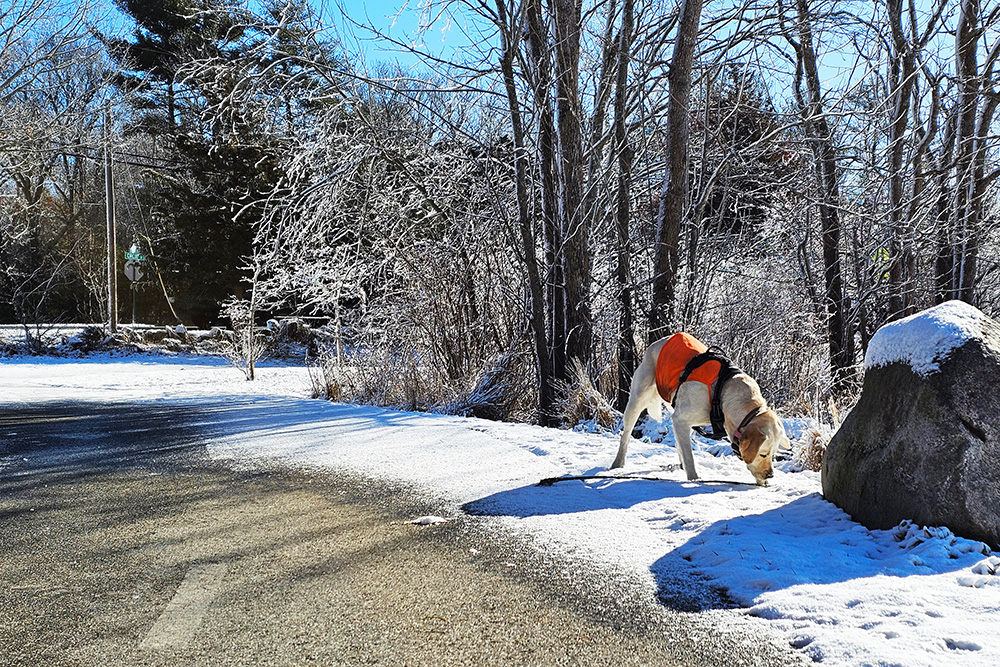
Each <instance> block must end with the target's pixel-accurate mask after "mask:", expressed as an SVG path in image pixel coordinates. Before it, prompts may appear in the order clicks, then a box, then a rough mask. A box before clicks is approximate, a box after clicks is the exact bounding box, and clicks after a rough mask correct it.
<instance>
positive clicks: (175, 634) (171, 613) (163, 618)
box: [139, 563, 229, 650]
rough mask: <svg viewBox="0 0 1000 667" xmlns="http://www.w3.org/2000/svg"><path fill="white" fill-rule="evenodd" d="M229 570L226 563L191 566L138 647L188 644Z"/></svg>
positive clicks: (182, 645)
mask: <svg viewBox="0 0 1000 667" xmlns="http://www.w3.org/2000/svg"><path fill="white" fill-rule="evenodd" d="M228 569H229V566H228V565H227V564H226V563H203V564H198V565H192V566H191V568H190V569H189V570H188V572H187V575H185V577H184V581H182V582H181V585H180V586H178V587H177V592H176V593H174V597H173V598H172V599H171V600H170V602H169V604H167V608H166V609H164V610H163V613H162V614H160V617H159V618H158V619H156V623H154V624H153V627H152V628H150V629H149V632H148V633H146V638H145V639H143V640H142V643H141V644H139V648H142V649H146V650H156V649H165V648H181V647H184V646H187V645H188V644H189V643H190V642H191V639H192V638H193V637H194V633H195V632H196V631H197V630H198V626H200V625H201V620H202V618H204V616H205V612H207V611H208V605H209V604H211V602H212V599H213V598H215V596H216V595H217V594H218V593H219V588H221V586H222V579H223V577H225V576H226V572H227V571H228Z"/></svg>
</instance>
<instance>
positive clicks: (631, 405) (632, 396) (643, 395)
mask: <svg viewBox="0 0 1000 667" xmlns="http://www.w3.org/2000/svg"><path fill="white" fill-rule="evenodd" d="M640 370H641V367H640ZM643 410H649V412H650V414H652V415H654V416H659V415H661V414H662V410H661V401H660V395H659V394H658V393H656V383H652V384H650V383H649V382H648V381H644V378H643V377H642V376H641V375H640V371H636V375H635V376H634V377H633V378H632V389H631V391H629V396H628V405H627V406H626V407H625V416H624V417H623V418H622V435H621V440H620V442H619V445H618V456H616V457H615V461H614V463H612V464H611V467H612V468H621V467H622V466H623V465H625V455H626V454H628V443H629V441H630V440H631V439H632V429H633V428H635V423H636V422H637V421H638V420H639V415H641V414H642V411H643Z"/></svg>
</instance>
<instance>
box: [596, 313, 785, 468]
mask: <svg viewBox="0 0 1000 667" xmlns="http://www.w3.org/2000/svg"><path fill="white" fill-rule="evenodd" d="M707 349H708V348H707V347H705V345H704V344H703V343H701V342H700V341H698V340H697V339H696V338H694V337H693V336H691V335H690V334H686V333H683V332H682V333H677V334H674V335H673V336H668V337H666V338H662V339H660V340H658V341H656V342H655V343H653V344H652V345H650V346H649V347H648V348H647V349H646V351H645V353H644V354H643V356H642V362H641V363H640V364H639V367H638V368H637V369H636V371H635V374H634V375H633V376H632V385H631V389H630V391H629V397H628V406H627V407H626V408H625V417H624V419H623V420H622V435H621V443H620V445H619V447H618V456H617V457H615V460H614V463H612V464H611V467H612V468H620V467H622V466H623V465H625V456H626V454H627V453H628V444H629V440H630V439H631V437H632V429H633V428H634V427H635V423H636V420H638V419H639V415H640V414H642V411H643V410H646V411H647V412H648V413H649V415H650V416H651V417H652V418H653V419H655V420H657V421H660V420H661V419H662V415H663V412H662V410H663V402H664V401H666V402H668V403H672V404H673V406H674V409H673V415H672V417H671V418H672V421H673V425H674V437H675V438H676V440H677V454H678V457H679V458H680V462H681V467H682V468H683V469H684V472H685V473H687V478H688V480H696V479H698V474H697V472H695V467H694V454H693V453H692V451H691V431H692V429H693V428H694V427H696V426H706V425H708V424H710V423H711V399H710V397H711V395H712V394H711V392H713V391H718V388H716V387H713V386H712V380H711V379H710V378H709V377H706V374H705V373H704V372H702V373H701V374H700V375H699V376H698V377H696V373H695V372H692V373H691V376H690V377H688V379H687V381H685V382H682V383H678V379H679V376H680V375H681V371H680V370H677V369H678V368H680V369H683V368H684V367H685V365H686V364H687V363H688V361H690V359H691V358H693V357H694V356H696V355H697V354H700V353H702V352H706V351H707ZM661 352H662V353H663V354H661ZM671 362H672V363H671ZM708 363H709V364H710V363H712V362H708ZM707 365H708V364H706V366H707ZM734 370H736V374H735V375H733V376H732V377H730V378H729V379H728V380H726V381H725V382H724V383H723V386H722V388H721V390H722V393H721V395H720V397H719V398H720V399H721V401H720V402H721V407H722V414H723V416H724V418H725V431H726V434H727V435H728V437H729V440H730V442H732V443H733V445H734V446H733V448H734V449H737V448H738V449H739V454H740V458H742V459H743V462H744V463H746V466H747V469H749V470H750V472H751V474H753V477H754V480H755V481H756V482H757V485H758V486H767V485H768V483H767V480H768V479H770V478H771V477H773V476H774V471H773V468H772V462H771V461H772V457H773V456H774V454H775V452H777V451H778V449H779V448H781V447H785V448H787V447H788V435H787V434H786V433H785V427H784V425H782V423H781V420H780V419H779V418H778V416H777V415H776V414H775V413H774V411H773V410H771V409H770V408H769V407H768V406H767V401H765V400H764V397H763V396H762V395H761V393H760V387H759V386H757V382H756V381H754V379H753V378H751V377H750V376H749V375H747V374H746V373H744V372H742V371H739V370H738V369H734ZM658 376H659V377H658ZM678 384H679V386H677V385H678ZM714 384H718V383H717V382H715V383H714Z"/></svg>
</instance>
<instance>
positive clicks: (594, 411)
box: [553, 359, 621, 429]
mask: <svg viewBox="0 0 1000 667" xmlns="http://www.w3.org/2000/svg"><path fill="white" fill-rule="evenodd" d="M553 410H554V412H555V416H556V417H557V418H558V419H559V423H560V424H561V425H562V426H563V428H573V427H574V426H576V425H577V424H579V423H580V422H583V421H590V420H593V421H594V422H596V423H597V424H598V425H600V426H602V427H604V428H607V429H611V428H614V427H615V426H616V425H617V424H618V422H619V421H620V420H621V413H620V412H618V411H617V410H615V409H614V408H613V407H611V404H610V403H609V402H608V399H607V398H605V397H604V395H603V394H602V393H601V392H599V391H598V390H597V388H596V387H595V386H594V383H593V382H591V380H590V376H589V375H588V374H587V370H586V369H585V368H584V367H583V364H581V363H580V361H579V360H578V359H572V360H570V368H569V379H568V380H567V381H566V382H561V383H559V387H558V398H557V399H556V401H555V405H554V406H553Z"/></svg>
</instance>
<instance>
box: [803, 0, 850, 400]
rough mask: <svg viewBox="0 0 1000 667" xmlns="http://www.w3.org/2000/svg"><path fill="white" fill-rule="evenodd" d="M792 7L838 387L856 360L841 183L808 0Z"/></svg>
mask: <svg viewBox="0 0 1000 667" xmlns="http://www.w3.org/2000/svg"><path fill="white" fill-rule="evenodd" d="M796 7H797V13H798V29H797V32H798V37H799V41H798V43H795V42H794V41H793V46H794V47H795V50H796V55H797V56H798V66H797V72H796V79H797V81H796V86H795V95H796V98H797V100H798V104H799V110H800V113H801V114H802V122H803V125H804V126H805V133H806V138H807V140H808V141H809V143H810V146H811V147H812V151H813V155H814V157H815V170H816V180H817V185H818V186H819V217H820V235H821V245H822V247H823V269H824V271H823V275H824V282H825V287H826V289H825V302H826V319H827V335H828V337H829V344H830V370H831V374H832V375H833V381H834V388H835V389H837V390H839V389H842V388H843V387H844V385H845V383H846V381H847V380H848V379H849V369H850V368H851V366H852V365H853V363H854V337H853V336H852V335H851V332H850V330H849V328H848V323H847V321H846V313H847V301H846V299H845V296H844V279H843V271H842V268H841V263H840V234H841V225H840V215H839V209H840V188H839V184H838V180H837V154H836V150H835V148H834V145H833V135H832V132H831V131H830V127H829V125H828V123H827V120H826V116H825V114H824V111H823V103H822V95H821V91H820V80H819V72H818V70H817V67H816V51H815V48H814V47H813V39H812V25H811V23H812V17H811V15H810V12H809V4H808V0H797V1H796ZM803 76H804V77H805V82H806V92H807V97H806V98H803V97H802V92H801V87H800V82H801V79H802V77H803Z"/></svg>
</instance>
